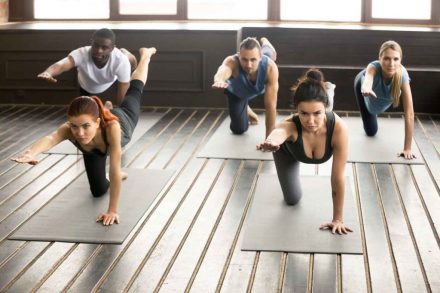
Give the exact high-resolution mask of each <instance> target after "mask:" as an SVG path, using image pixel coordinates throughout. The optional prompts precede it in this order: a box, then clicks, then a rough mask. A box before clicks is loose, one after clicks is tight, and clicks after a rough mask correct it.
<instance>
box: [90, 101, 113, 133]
mask: <svg viewBox="0 0 440 293" xmlns="http://www.w3.org/2000/svg"><path fill="white" fill-rule="evenodd" d="M90 98H91V99H93V100H94V101H95V102H96V104H97V105H98V111H99V118H100V120H101V122H100V125H99V126H101V127H102V128H105V126H106V124H107V122H108V121H119V119H118V117H116V116H115V115H113V113H112V112H110V111H109V110H108V109H107V108H106V107H104V105H103V104H102V101H101V99H100V98H98V97H97V96H91V97H90Z"/></svg>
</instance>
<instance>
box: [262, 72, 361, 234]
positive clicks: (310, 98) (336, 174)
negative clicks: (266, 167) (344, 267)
mask: <svg viewBox="0 0 440 293" xmlns="http://www.w3.org/2000/svg"><path fill="white" fill-rule="evenodd" d="M293 99H294V105H295V107H296V109H297V111H298V113H297V114H295V115H293V116H292V117H289V118H288V119H286V120H285V121H283V122H281V123H280V124H278V125H277V126H276V127H275V129H274V130H273V131H272V132H271V133H270V135H269V136H268V137H267V139H266V140H265V141H264V142H263V143H261V144H259V145H258V146H257V148H258V149H259V150H262V151H271V152H273V156H274V161H275V166H276V170H277V174H278V179H279V181H280V184H281V189H282V190H283V194H284V200H285V201H286V203H287V204H289V205H295V204H296V203H298V201H299V200H300V199H301V196H302V190H301V184H300V176H299V165H300V164H299V162H303V163H306V164H321V163H324V162H326V161H327V160H328V159H330V158H331V157H332V156H333V165H332V174H331V185H332V199H333V219H332V221H331V222H330V223H326V224H322V225H321V227H320V228H321V229H331V230H332V233H335V232H337V233H338V234H341V233H344V234H346V233H347V232H352V230H351V229H350V228H348V227H347V226H345V224H344V223H343V207H344V192H345V182H344V180H345V175H344V170H345V164H346V161H347V155H348V134H347V127H346V125H345V123H344V122H343V121H342V119H341V118H340V117H339V116H338V115H336V114H335V113H333V112H326V107H327V106H328V96H327V94H326V89H325V85H324V76H323V74H322V72H321V71H319V70H318V69H309V70H308V71H307V72H306V74H305V75H304V76H303V77H302V78H300V79H299V80H298V83H297V84H296V86H295V87H294V97H293Z"/></svg>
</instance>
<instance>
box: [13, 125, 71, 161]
mask: <svg viewBox="0 0 440 293" xmlns="http://www.w3.org/2000/svg"><path fill="white" fill-rule="evenodd" d="M69 133H70V128H69V125H67V123H64V124H63V125H61V126H60V127H59V128H58V129H57V130H55V131H54V132H53V133H52V134H50V135H46V136H44V137H42V138H40V139H39V140H37V141H36V142H35V143H34V144H32V146H31V147H30V148H29V149H27V150H26V151H24V152H23V153H22V154H19V155H17V156H16V157H13V158H11V160H12V161H15V162H17V163H28V164H31V165H36V164H38V160H37V159H35V157H36V156H37V155H39V154H41V153H42V152H45V151H47V150H50V149H51V148H52V147H53V146H55V145H57V144H59V143H60V142H62V141H63V140H65V139H67V138H68V137H69Z"/></svg>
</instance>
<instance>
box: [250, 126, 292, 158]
mask: <svg viewBox="0 0 440 293" xmlns="http://www.w3.org/2000/svg"><path fill="white" fill-rule="evenodd" d="M295 131H296V128H295V125H294V124H293V123H292V122H289V121H283V122H281V123H279V124H278V125H277V126H276V127H275V129H274V130H272V132H271V133H270V134H269V136H268V137H267V138H266V140H265V141H264V142H262V143H260V144H259V145H257V150H261V151H263V152H276V151H278V150H279V149H280V146H281V145H282V144H283V142H285V141H286V139H288V138H289V137H292V136H293V133H294V132H295Z"/></svg>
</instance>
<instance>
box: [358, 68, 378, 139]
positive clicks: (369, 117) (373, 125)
mask: <svg viewBox="0 0 440 293" xmlns="http://www.w3.org/2000/svg"><path fill="white" fill-rule="evenodd" d="M365 71H366V70H365V69H364V70H362V71H361V72H359V74H358V75H357V76H356V78H355V79H354V95H355V96H356V101H357V103H358V106H359V110H360V112H361V117H362V122H363V124H364V130H365V133H366V134H367V135H368V136H374V135H376V133H377V116H376V115H374V114H371V113H370V112H368V109H367V106H366V105H365V99H364V96H363V95H362V92H361V87H362V77H363V76H364V75H365Z"/></svg>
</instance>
